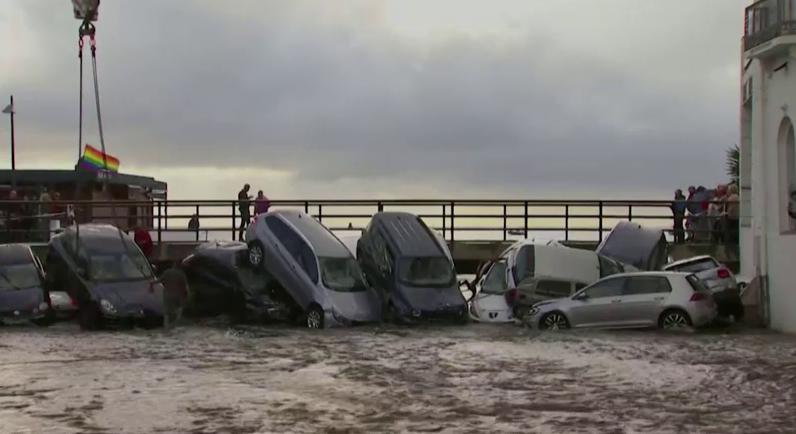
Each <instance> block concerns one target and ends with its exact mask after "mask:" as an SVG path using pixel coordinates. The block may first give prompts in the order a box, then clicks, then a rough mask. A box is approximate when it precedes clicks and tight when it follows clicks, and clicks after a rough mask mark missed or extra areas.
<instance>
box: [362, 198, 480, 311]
mask: <svg viewBox="0 0 796 434" xmlns="http://www.w3.org/2000/svg"><path fill="white" fill-rule="evenodd" d="M357 259H358V260H359V262H360V264H361V266H362V270H363V271H364V272H365V276H367V278H368V281H369V282H370V284H371V285H373V287H374V288H376V289H377V290H378V291H379V292H380V293H381V295H382V300H383V302H384V304H385V306H384V314H385V317H386V319H388V320H398V321H411V320H416V319H448V320H453V321H457V322H467V320H468V319H469V314H468V310H467V302H466V300H465V299H464V296H463V295H462V293H461V291H460V290H459V285H458V282H457V278H456V270H455V269H454V265H453V260H452V258H451V255H450V251H449V250H448V246H447V245H446V244H445V242H444V240H442V239H441V237H439V236H438V235H437V234H435V233H434V232H433V231H432V230H431V229H430V228H428V227H427V226H426V224H425V223H424V222H423V220H421V219H420V218H419V217H417V216H415V215H413V214H409V213H404V212H381V213H378V214H376V215H374V216H373V219H372V220H371V222H370V224H369V225H368V227H367V228H366V229H365V230H364V231H363V232H362V237H361V238H360V239H359V241H358V243H357Z"/></svg>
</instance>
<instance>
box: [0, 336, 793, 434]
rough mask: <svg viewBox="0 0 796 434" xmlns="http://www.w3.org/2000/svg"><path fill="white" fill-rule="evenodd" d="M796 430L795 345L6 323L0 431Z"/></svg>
mask: <svg viewBox="0 0 796 434" xmlns="http://www.w3.org/2000/svg"><path fill="white" fill-rule="evenodd" d="M501 431H506V432H516V431H521V432H550V433H558V432H566V433H573V432H586V433H592V432H593V433H613V432H616V433H637V432H672V433H676V432H715V433H752V432H760V433H764V432H765V433H773V432H783V433H785V432H791V433H792V432H795V431H796V340H794V338H792V337H788V336H784V335H778V334H774V333H768V332H762V331H751V330H741V329H722V330H719V331H710V332H700V333H671V334H670V333H659V332H655V331H634V332H561V333H545V334H539V333H537V332H534V331H531V330H527V329H522V328H518V327H515V326H511V325H508V326H492V325H478V324H473V325H470V326H465V327H453V326H451V327H430V326H424V327H412V328H401V327H392V326H390V327H382V326H373V327H364V328H354V329H339V330H326V331H307V330H303V329H298V328H291V327H283V326H280V327H230V326H228V325H226V324H224V323H223V322H218V323H213V324H209V325H203V326H198V325H190V326H184V327H181V328H179V329H177V330H174V331H172V332H170V333H166V332H164V331H162V330H153V331H145V330H132V331H113V332H100V333H84V332H81V331H80V330H79V329H78V328H77V327H76V326H75V325H72V324H59V325H56V326H53V327H50V328H47V329H38V328H32V327H31V328H28V327H4V328H0V432H2V433H49V432H52V433H84V432H85V433H151V432H164V433H172V432H175V433H182V432H186V433H216V432H219V433H221V432H223V433H258V432H337V433H344V432H351V433H371V432H451V433H453V432H455V433H460V432H501Z"/></svg>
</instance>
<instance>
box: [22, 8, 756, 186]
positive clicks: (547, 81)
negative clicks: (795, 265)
mask: <svg viewBox="0 0 796 434" xmlns="http://www.w3.org/2000/svg"><path fill="white" fill-rule="evenodd" d="M53 3H54V2H43V1H40V2H28V1H22V0H17V1H16V2H14V3H13V5H14V8H16V9H18V10H20V11H22V12H20V15H21V16H22V18H19V19H21V20H23V21H24V25H25V26H27V27H29V28H30V29H33V30H31V31H30V35H31V37H35V39H34V40H33V41H32V42H31V44H32V49H35V50H38V55H39V56H41V57H42V58H43V59H45V60H43V61H41V62H40V63H38V64H37V65H38V66H39V67H40V68H43V69H44V71H39V72H38V73H37V74H33V76H28V75H26V74H12V75H11V78H10V80H7V81H8V82H9V84H8V88H9V89H13V90H14V92H15V93H17V94H18V95H20V96H22V97H23V98H26V99H27V100H26V106H27V108H28V111H29V112H28V113H26V114H25V116H24V117H22V118H21V119H24V120H21V122H24V126H25V128H26V129H27V130H29V131H39V132H42V133H47V134H48V135H47V137H63V139H62V140H58V141H54V140H51V141H50V142H46V143H41V144H40V146H43V147H51V148H53V149H55V148H57V147H63V146H70V147H72V148H74V146H75V145H74V143H75V141H76V137H75V133H74V131H75V122H76V116H77V115H76V100H77V93H76V92H77V91H76V86H77V59H76V47H75V43H76V36H75V31H76V25H77V22H75V21H73V20H71V18H70V17H69V16H68V8H62V9H64V10H61V9H56V8H54V7H53ZM583 3H588V2H577V3H576V4H578V5H580V4H583ZM594 3H597V2H594ZM650 3H651V2H650ZM680 3H683V2H678V4H680ZM728 3H734V4H733V5H728ZM225 4H227V3H225ZM228 4H230V5H237V6H236V8H235V9H234V10H221V9H220V7H218V6H214V3H213V2H201V3H196V2H190V1H167V2H162V1H160V2H154V1H136V2H118V3H112V2H110V1H106V2H103V5H102V8H103V9H102V11H101V12H102V15H101V21H100V23H99V24H98V29H99V35H100V36H99V44H100V45H99V57H100V79H101V83H100V85H101V92H102V97H103V112H104V113H103V114H104V122H105V123H106V129H107V137H106V140H107V142H108V146H109V149H110V150H111V151H112V152H113V153H115V154H117V155H119V156H120V157H122V159H123V161H125V162H126V163H129V164H133V165H138V166H174V165H184V166H208V165H211V166H218V167H248V168H252V167H254V168H258V167H262V168H275V169H282V170H288V171H293V172H297V173H300V174H301V175H302V177H304V178H309V179H316V180H329V181H330V182H331V181H335V180H338V179H344V178H346V179H350V178H354V179H360V180H362V181H363V182H367V181H368V180H369V179H375V178H380V179H384V178H387V179H394V180H396V182H397V184H396V185H397V187H396V190H398V191H399V190H400V183H401V181H412V182H416V181H417V179H427V180H428V182H429V183H434V182H439V181H442V180H445V183H446V184H454V183H460V184H461V185H462V189H463V190H466V189H467V188H468V187H469V186H479V189H480V190H481V191H490V190H492V191H495V192H498V193H497V194H499V192H500V191H502V190H505V189H508V190H510V191H515V192H516V191H520V192H521V191H523V189H534V190H545V189H556V188H577V187H578V186H588V187H589V188H595V186H597V187H604V188H607V189H613V190H614V191H616V190H617V189H619V190H621V189H628V193H632V191H633V190H634V189H635V190H644V191H650V190H668V189H669V188H670V186H672V185H678V184H681V183H696V182H700V179H703V180H706V181H705V182H706V183H707V182H711V181H715V180H719V179H721V177H722V167H723V161H722V158H723V153H722V150H723V149H724V148H726V147H727V146H729V145H731V144H732V143H733V140H735V135H736V132H737V128H736V125H735V122H736V120H737V119H736V118H737V116H736V112H737V109H736V106H737V96H736V91H737V77H733V76H732V71H733V68H737V63H738V58H737V47H738V43H739V42H738V38H739V36H740V28H737V27H738V26H737V24H738V22H740V17H741V13H742V8H741V5H742V4H743V2H740V1H735V2H723V1H706V2H699V4H700V5H701V6H695V5H685V6H683V5H680V6H677V5H672V6H671V7H670V8H669V10H668V11H669V13H670V17H658V18H659V19H660V20H664V21H665V20H668V19H671V22H672V23H673V24H672V25H671V26H670V34H667V33H669V32H666V31H663V30H661V29H663V27H662V26H661V25H660V23H650V24H649V26H648V27H649V29H648V30H649V32H651V33H652V36H651V35H650V34H642V33H640V30H641V29H644V27H643V26H639V25H638V23H635V24H634V23H629V22H626V21H624V20H623V19H622V17H613V18H612V17H611V16H610V14H608V15H606V16H605V17H604V19H605V20H609V21H611V20H612V19H614V20H615V21H611V22H612V23H613V24H612V25H615V26H623V25H627V26H628V29H629V30H628V33H627V34H626V38H627V39H629V40H630V41H628V40H626V39H617V40H613V41H612V40H606V41H605V44H613V45H615V46H616V49H613V50H612V49H611V47H610V46H609V47H608V49H607V50H606V51H605V52H602V53H594V52H590V51H589V50H583V49H577V47H576V46H575V45H573V44H568V43H566V42H565V41H559V40H557V39H556V38H555V37H554V36H551V34H550V33H549V32H547V31H546V29H545V28H527V29H523V32H522V36H520V37H514V38H510V39H508V40H499V39H495V38H492V37H489V36H483V37H479V36H470V35H464V34H460V35H450V36H449V37H446V38H443V39H441V40H435V41H433V43H431V42H430V43H428V44H426V45H424V44H419V43H418V42H417V41H407V40H405V39H403V38H401V37H399V36H397V35H395V34H394V33H392V32H390V31H388V30H387V29H385V28H383V27H382V26H380V25H379V22H378V19H375V20H373V19H364V18H362V17H361V16H360V17H357V16H354V17H353V18H347V19H342V20H335V19H326V18H324V17H323V16H320V15H322V12H318V11H322V10H324V9H325V8H313V7H312V3H311V2H309V5H308V2H228ZM632 4H633V5H636V4H639V3H632ZM570 7H571V6H570ZM591 7H592V6H586V7H585V8H586V9H588V8H591ZM615 7H616V9H617V10H621V7H620V5H618V4H617V5H616V6H615ZM639 7H640V8H649V7H650V6H649V5H648V4H647V5H646V6H645V5H644V4H642V5H641V6H639ZM358 8H359V9H362V10H364V12H363V14H365V16H366V17H367V13H368V10H367V9H368V7H367V6H361V7H359V6H358V7H352V9H355V10H358ZM678 8H680V9H682V10H678ZM376 9H377V8H376ZM594 9H595V10H598V11H601V13H604V14H605V13H606V11H608V12H610V8H608V7H603V8H600V9H597V8H594ZM656 10H657V9H656ZM652 12H654V11H652ZM652 12H651V13H652ZM694 16H696V17H705V18H704V19H693V18H692V17H694ZM678 18H679V20H678ZM563 24H564V23H558V24H556V23H551V24H550V25H563ZM697 25H698V26H699V27H698V28H697V27H696V26H697ZM689 26H691V27H689ZM655 29H659V31H657V33H656V30H655ZM572 32H575V33H578V32H582V37H583V38H594V37H599V35H595V34H590V32H589V29H577V28H574V29H572ZM634 32H639V33H634ZM728 37H729V38H728ZM634 38H635V39H637V43H635V44H634V43H633V41H632V40H633V39H634ZM86 71H87V72H88V70H86ZM727 71H730V72H727ZM34 78H35V80H34ZM86 95H87V96H91V93H89V92H87V93H86ZM88 101H89V102H90V101H91V100H88ZM88 107H89V111H88V114H89V115H91V116H93V105H91V104H89V106H88ZM92 125H93V122H92V123H90V124H89V126H88V129H89V130H91V128H92ZM48 149H49V148H48ZM70 149H71V148H70ZM680 180H682V181H680Z"/></svg>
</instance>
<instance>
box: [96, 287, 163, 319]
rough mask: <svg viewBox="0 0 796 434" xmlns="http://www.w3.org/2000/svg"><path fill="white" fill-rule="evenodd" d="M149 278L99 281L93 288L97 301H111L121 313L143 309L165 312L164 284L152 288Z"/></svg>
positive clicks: (159, 313)
mask: <svg viewBox="0 0 796 434" xmlns="http://www.w3.org/2000/svg"><path fill="white" fill-rule="evenodd" d="M149 284H150V282H149V281H147V280H137V281H133V282H112V283H110V282H109V283H98V284H96V285H95V286H94V288H93V289H92V294H93V295H94V297H95V299H96V301H99V300H100V299H105V300H108V301H109V302H111V304H113V306H114V307H115V308H116V310H117V311H118V312H119V314H120V315H122V314H127V313H135V312H139V311H141V310H143V311H144V312H146V313H149V314H155V315H162V314H163V286H162V285H160V284H156V285H155V286H154V288H153V289H152V290H150V286H149Z"/></svg>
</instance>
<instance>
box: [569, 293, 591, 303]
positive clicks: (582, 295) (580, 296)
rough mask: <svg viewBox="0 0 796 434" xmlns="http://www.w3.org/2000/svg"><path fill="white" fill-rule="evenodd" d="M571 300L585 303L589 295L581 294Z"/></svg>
mask: <svg viewBox="0 0 796 434" xmlns="http://www.w3.org/2000/svg"><path fill="white" fill-rule="evenodd" d="M572 299H573V300H578V301H586V300H588V299H589V295H588V294H586V293H585V292H581V293H580V294H576V295H575V296H574V297H572Z"/></svg>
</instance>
